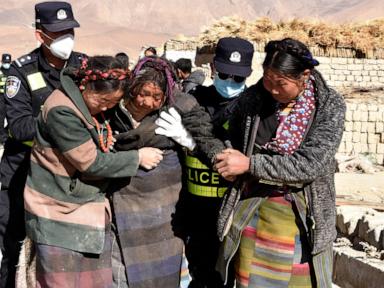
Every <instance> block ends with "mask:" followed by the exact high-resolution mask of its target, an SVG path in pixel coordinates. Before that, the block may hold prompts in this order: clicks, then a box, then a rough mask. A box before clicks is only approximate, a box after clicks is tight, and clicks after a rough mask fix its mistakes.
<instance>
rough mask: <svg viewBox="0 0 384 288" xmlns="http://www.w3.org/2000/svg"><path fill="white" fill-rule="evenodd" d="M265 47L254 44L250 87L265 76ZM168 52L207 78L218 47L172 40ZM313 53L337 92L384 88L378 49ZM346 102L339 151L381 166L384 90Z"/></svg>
mask: <svg viewBox="0 0 384 288" xmlns="http://www.w3.org/2000/svg"><path fill="white" fill-rule="evenodd" d="M264 45H265V44H264V43H254V47H255V54H254V57H253V62H252V68H253V72H252V75H251V76H250V77H248V78H247V85H252V84H254V83H256V82H257V80H258V79H260V78H261V77H262V74H263V71H262V68H261V67H262V65H261V64H262V62H263V60H264V57H265V53H264V52H263V49H264ZM164 51H165V56H166V57H167V58H169V59H171V60H174V61H176V60H177V59H179V58H182V57H184V58H190V59H191V60H192V62H193V63H195V65H196V66H197V67H199V68H200V69H203V70H204V71H205V73H206V75H207V76H208V75H210V69H209V65H207V63H209V62H211V61H212V59H213V53H214V47H202V48H201V47H199V46H198V43H196V42H193V41H177V40H170V41H168V42H167V43H166V44H165V47H164ZM311 51H312V53H313V55H314V57H315V58H316V59H318V61H319V62H320V65H319V66H318V67H317V69H318V70H319V71H320V72H321V73H322V75H323V77H324V78H325V80H326V81H327V83H328V85H330V86H331V87H334V88H335V89H336V90H340V91H342V90H343V88H363V89H364V88H367V89H370V88H383V87H384V52H383V51H384V50H383V49H380V50H377V53H374V51H373V52H372V51H371V52H370V53H368V54H367V55H366V58H361V55H357V54H356V51H353V50H352V49H348V48H343V49H328V50H323V49H321V48H319V47H311ZM205 84H210V83H209V81H208V82H206V83H205ZM346 103H347V113H346V119H345V131H344V135H343V139H342V142H341V145H340V148H339V151H338V152H339V153H340V154H344V155H353V154H360V153H363V154H369V155H370V156H371V158H372V159H373V160H375V161H376V162H377V163H378V164H381V165H382V164H384V160H383V158H384V120H383V119H384V90H383V97H382V98H381V100H375V101H372V99H371V100H365V99H346Z"/></svg>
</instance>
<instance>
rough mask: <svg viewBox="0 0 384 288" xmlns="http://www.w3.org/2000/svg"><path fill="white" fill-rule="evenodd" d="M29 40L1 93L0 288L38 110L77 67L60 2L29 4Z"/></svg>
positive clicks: (11, 258) (12, 258) (20, 226)
mask: <svg viewBox="0 0 384 288" xmlns="http://www.w3.org/2000/svg"><path fill="white" fill-rule="evenodd" d="M35 16H36V17H35V27H36V30H35V37H36V39H37V40H38V41H39V42H40V43H41V45H40V47H39V48H37V49H35V50H33V51H32V52H31V53H29V54H27V55H24V56H22V57H20V58H18V59H16V60H15V61H13V62H12V64H11V67H10V69H9V71H8V73H7V80H6V88H5V104H6V116H7V121H8V129H9V138H8V140H7V142H6V143H5V151H4V155H3V159H2V161H1V166H0V169H1V183H2V187H1V192H0V211H1V212H0V213H1V218H0V244H1V246H2V247H1V248H2V252H3V260H2V263H1V275H0V279H1V280H0V287H13V286H14V278H15V265H16V264H17V261H18V254H19V250H20V242H19V241H21V240H23V239H24V237H25V230H24V207H23V189H24V185H25V181H26V176H27V172H28V168H29V163H30V151H31V146H32V142H33V138H34V136H35V133H36V129H35V122H36V121H35V120H36V117H37V116H38V114H39V112H40V108H41V106H42V105H43V104H44V101H45V100H46V98H47V97H48V96H49V95H50V94H51V93H52V91H53V90H55V89H56V88H58V86H59V84H60V81H59V76H60V71H61V69H63V68H64V67H65V66H67V65H79V64H80V62H81V58H82V55H81V54H79V53H76V52H72V49H73V46H74V28H76V27H79V26H80V25H79V23H78V22H77V21H76V20H75V18H74V16H73V12H72V7H71V5H70V4H68V3H66V2H42V3H39V4H36V5H35Z"/></svg>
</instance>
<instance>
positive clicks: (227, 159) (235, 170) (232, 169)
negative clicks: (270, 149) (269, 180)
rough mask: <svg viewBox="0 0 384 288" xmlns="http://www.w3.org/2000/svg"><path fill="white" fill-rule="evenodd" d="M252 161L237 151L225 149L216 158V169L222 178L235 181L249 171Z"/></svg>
mask: <svg viewBox="0 0 384 288" xmlns="http://www.w3.org/2000/svg"><path fill="white" fill-rule="evenodd" d="M249 164H250V159H249V158H248V157H247V156H245V155H244V154H243V153H241V152H240V151H238V150H235V149H225V150H223V151H222V152H221V153H219V154H217V156H216V163H215V165H214V168H215V169H216V170H217V172H219V174H220V175H221V177H223V178H224V179H226V180H228V181H233V180H234V179H235V177H236V176H238V175H241V174H244V173H245V172H248V171H249Z"/></svg>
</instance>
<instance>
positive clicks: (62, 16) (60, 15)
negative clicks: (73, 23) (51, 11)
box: [57, 9, 67, 20]
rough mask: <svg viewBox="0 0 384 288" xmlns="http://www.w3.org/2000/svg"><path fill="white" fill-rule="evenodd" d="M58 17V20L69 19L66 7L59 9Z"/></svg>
mask: <svg viewBox="0 0 384 288" xmlns="http://www.w3.org/2000/svg"><path fill="white" fill-rule="evenodd" d="M57 19H58V20H64V19H67V12H65V10H64V9H60V10H59V11H57Z"/></svg>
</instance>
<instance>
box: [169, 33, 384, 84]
mask: <svg viewBox="0 0 384 288" xmlns="http://www.w3.org/2000/svg"><path fill="white" fill-rule="evenodd" d="M253 45H254V47H255V54H254V58H253V63H252V67H253V73H252V75H251V76H250V77H249V78H248V79H247V82H248V83H255V82H256V81H257V80H258V79H259V78H260V77H261V76H262V69H261V64H262V62H263V60H264V57H265V53H264V52H263V51H264V45H265V43H253ZM310 49H311V52H312V53H313V55H314V57H315V58H316V59H318V61H319V62H320V65H319V66H318V67H317V69H318V70H319V71H320V72H321V73H322V75H323V76H324V78H325V80H327V83H328V84H329V85H330V86H332V87H335V88H337V87H349V88H351V87H354V88H378V87H380V88H381V87H384V50H383V49H377V50H375V51H370V52H369V53H368V52H367V53H366V55H365V58H361V57H362V55H361V53H358V52H357V51H354V50H353V49H349V48H337V49H333V48H328V49H327V50H324V49H323V48H321V47H310ZM164 51H165V56H166V57H167V58H169V59H171V60H174V61H176V60H177V59H179V58H190V59H192V61H193V62H194V63H195V64H196V66H198V67H201V66H202V64H205V63H208V62H211V61H212V58H213V53H214V47H199V44H198V43H197V42H194V41H191V40H188V41H178V40H169V41H167V42H166V43H165V45H164Z"/></svg>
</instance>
